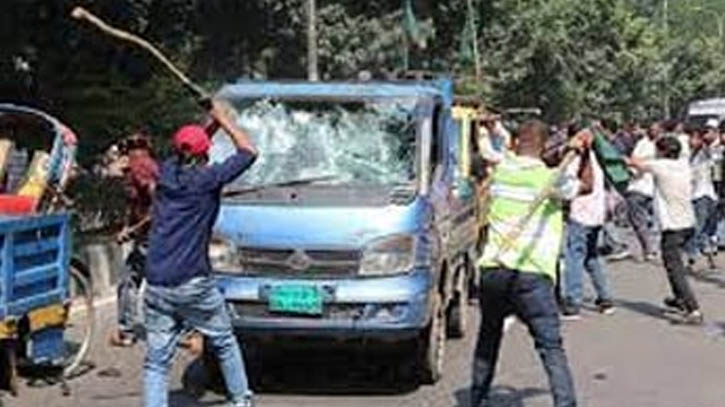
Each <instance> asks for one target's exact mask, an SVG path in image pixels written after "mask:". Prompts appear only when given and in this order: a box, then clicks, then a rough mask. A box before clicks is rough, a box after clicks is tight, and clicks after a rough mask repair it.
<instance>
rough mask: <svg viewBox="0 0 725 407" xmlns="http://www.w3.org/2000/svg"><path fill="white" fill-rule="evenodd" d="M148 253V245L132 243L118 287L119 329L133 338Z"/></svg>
mask: <svg viewBox="0 0 725 407" xmlns="http://www.w3.org/2000/svg"><path fill="white" fill-rule="evenodd" d="M147 251H148V245H147V244H146V243H139V242H133V243H132V248H131V252H129V254H128V256H126V261H125V264H124V268H123V273H122V274H121V276H120V277H121V278H120V279H119V282H118V287H117V293H116V294H117V299H118V300H117V307H118V310H117V313H118V317H117V318H118V329H119V331H121V333H123V334H125V335H128V336H131V337H133V336H135V329H134V327H135V326H136V323H137V322H138V321H137V319H138V300H139V289H140V288H141V282H142V281H143V278H144V268H145V267H146V252H147Z"/></svg>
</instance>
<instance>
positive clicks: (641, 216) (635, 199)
mask: <svg viewBox="0 0 725 407" xmlns="http://www.w3.org/2000/svg"><path fill="white" fill-rule="evenodd" d="M661 131H662V130H661V128H660V126H659V124H658V123H654V124H652V126H650V128H649V129H648V130H647V135H646V136H645V137H642V138H641V139H639V141H637V144H636V145H635V147H634V151H633V152H632V158H633V159H635V160H650V159H653V158H655V155H656V149H655V141H656V140H657V139H658V138H659V137H660V133H661ZM653 197H654V180H653V178H652V174H649V173H646V172H642V171H638V170H636V169H635V172H634V178H633V180H632V182H630V184H629V187H628V189H627V193H626V196H625V200H626V201H627V217H628V218H629V222H630V223H631V224H632V228H633V229H634V233H635V236H636V237H637V241H638V242H639V244H640V245H641V247H642V254H643V257H644V259H645V261H653V260H655V259H656V258H657V254H656V250H655V241H656V238H655V230H654V229H655V228H654V225H653V222H652V212H653V210H652V209H653V207H652V199H653Z"/></svg>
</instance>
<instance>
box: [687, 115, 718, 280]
mask: <svg viewBox="0 0 725 407" xmlns="http://www.w3.org/2000/svg"><path fill="white" fill-rule="evenodd" d="M714 128H715V129H716V128H717V123H715V126H714ZM709 131H710V130H708V132H709ZM689 141H690V148H691V150H692V156H691V157H690V166H691V167H692V205H693V208H694V210H695V219H696V224H695V233H694V235H693V237H692V239H690V241H689V242H688V244H687V254H688V256H689V265H690V266H693V265H694V263H695V261H696V258H697V257H698V256H699V254H701V253H704V254H710V253H712V248H711V244H710V243H711V237H712V236H714V232H715V231H714V230H713V229H714V228H712V227H709V228H708V226H709V224H710V223H712V222H710V220H711V219H712V218H713V216H714V212H715V205H716V204H717V194H716V193H715V185H714V184H713V181H712V171H713V167H714V157H713V155H714V154H713V151H712V150H711V148H710V144H711V143H710V141H712V140H710V139H708V138H706V135H705V131H703V129H692V130H691V131H690V140H689Z"/></svg>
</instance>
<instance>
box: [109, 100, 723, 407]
mask: <svg viewBox="0 0 725 407" xmlns="http://www.w3.org/2000/svg"><path fill="white" fill-rule="evenodd" d="M220 128H221V129H223V130H225V131H226V132H227V133H229V134H230V136H231V137H232V139H233V140H234V142H235V143H236V145H237V148H238V153H237V154H235V155H233V156H232V157H230V158H229V159H227V160H226V161H225V162H223V163H220V164H215V165H208V151H209V148H210V140H209V139H210V135H211V134H213V133H214V132H216V131H217V130H218V129H220ZM479 130H480V131H479V136H478V151H479V152H480V154H481V156H482V159H483V160H484V161H485V162H486V163H487V164H488V167H489V170H488V174H489V177H490V182H491V183H490V185H491V187H490V194H491V197H492V201H491V206H490V209H489V213H488V215H487V216H488V224H489V235H488V241H487V242H486V245H485V247H484V250H483V253H482V255H481V258H480V259H479V262H478V267H480V268H481V270H482V273H481V275H482V277H481V281H480V288H481V290H480V306H481V313H482V323H481V326H480V331H479V337H478V342H477V346H476V350H475V355H474V368H473V384H472V400H473V405H474V406H475V407H482V406H486V403H487V398H488V392H489V389H490V386H491V383H492V380H493V375H494V370H495V364H496V361H497V357H498V351H499V347H500V343H501V340H502V336H503V325H504V320H505V318H507V317H508V316H510V315H516V316H517V317H518V318H519V319H520V320H521V321H522V322H523V323H524V324H526V325H527V326H528V328H529V330H530V332H531V334H532V336H533V337H534V343H535V346H536V348H537V350H538V351H539V353H540V355H541V358H542V361H543V364H544V366H545V368H546V372H547V373H548V375H549V377H550V385H551V390H552V394H553V396H554V400H555V405H556V406H557V407H563V406H567V407H571V406H575V405H576V395H575V391H574V382H573V380H572V377H571V373H570V371H569V366H568V360H567V357H566V354H565V351H564V347H563V341H562V338H561V334H560V320H561V319H565V320H574V319H578V318H580V315H581V310H582V309H583V304H584V295H583V292H584V290H583V280H584V279H583V276H584V274H587V275H589V277H590V279H591V283H592V286H593V288H594V291H595V293H596V298H595V301H594V306H595V308H596V310H598V311H599V312H600V313H602V314H605V315H610V314H612V313H614V312H615V305H616V304H615V301H614V298H615V294H614V292H613V288H612V285H611V284H610V279H609V276H608V272H607V264H608V263H607V261H613V260H620V259H624V258H627V257H638V258H639V260H640V261H644V262H656V261H658V259H661V261H662V263H663V265H664V269H665V270H666V275H667V278H668V280H669V283H670V286H671V290H672V296H671V297H667V298H665V299H664V301H663V303H664V305H665V306H666V307H668V308H670V309H672V310H674V311H676V312H677V313H679V315H680V316H681V318H682V321H683V322H684V323H688V324H701V323H702V322H703V319H704V316H703V314H702V312H701V310H700V307H699V304H698V301H697V298H696V295H695V293H694V291H693V290H692V288H691V287H690V284H689V283H688V281H687V278H686V275H687V273H688V271H689V272H696V271H697V270H699V268H698V264H699V262H700V261H701V259H703V258H704V259H708V260H709V261H710V265H712V257H713V256H714V255H715V253H716V252H717V248H718V243H719V241H720V238H719V236H718V224H719V223H721V212H722V211H721V208H720V205H719V202H720V201H721V196H722V195H723V194H724V193H725V190H724V189H725V176H724V172H725V171H723V155H724V153H723V152H724V151H725V127H721V126H720V123H719V122H718V121H717V120H709V121H707V123H705V124H703V125H702V126H697V125H691V126H688V127H684V126H683V125H682V124H680V123H679V122H676V121H665V122H657V123H653V124H651V125H650V126H649V127H647V128H646V130H644V129H643V128H642V127H640V126H637V125H626V126H623V127H621V128H619V129H617V128H615V127H614V126H611V125H610V124H608V123H606V122H593V123H591V124H590V125H588V126H586V127H584V126H578V125H576V124H573V123H569V124H566V125H563V126H561V127H560V128H549V127H548V126H547V125H545V124H544V123H543V122H541V121H538V120H532V121H527V122H526V123H523V124H522V125H521V126H520V127H519V128H518V129H517V131H516V133H515V134H514V135H512V134H511V133H510V132H509V131H508V130H507V129H506V128H505V127H504V126H503V124H502V123H501V122H500V121H499V120H498V119H497V118H495V117H493V116H484V117H482V118H481V126H480V129H479ZM173 144H174V154H173V155H172V157H171V158H170V159H168V160H167V161H165V162H164V163H163V164H159V163H157V161H156V160H155V158H154V156H153V148H152V145H151V140H150V138H148V137H146V136H144V135H141V134H136V135H133V136H130V137H128V138H127V139H125V140H123V141H122V142H121V143H120V144H118V145H117V146H115V147H114V148H113V149H112V150H111V151H109V155H110V157H109V158H108V160H107V161H109V165H106V166H104V171H106V172H107V173H108V175H109V176H119V177H123V178H124V179H125V183H126V186H127V190H128V195H129V205H128V209H127V216H126V218H125V219H124V224H125V227H124V228H123V230H122V231H121V232H120V233H119V235H118V240H119V242H130V245H131V250H130V252H129V255H128V258H127V263H126V269H125V271H124V272H123V274H122V276H121V279H120V284H119V288H118V325H117V331H115V332H113V334H112V335H111V343H112V344H113V345H115V346H122V347H123V346H132V345H133V344H134V343H135V342H136V339H137V338H136V334H137V333H136V332H135V326H134V324H135V321H136V319H137V316H136V310H137V309H138V305H137V303H136V301H137V299H138V292H139V288H140V285H141V281H142V280H143V279H146V281H147V283H148V288H147V290H146V293H145V304H144V307H145V308H144V312H145V331H146V341H147V356H146V362H145V380H144V382H145V395H146V397H145V400H146V405H147V406H165V405H167V398H166V397H167V396H166V394H167V391H166V376H167V373H168V369H169V366H170V364H171V361H172V359H173V355H174V351H175V348H176V347H177V346H182V345H183V346H190V347H192V348H193V347H194V346H196V347H199V346H200V345H198V344H196V345H195V344H194V338H195V336H194V335H193V333H201V334H203V335H204V337H205V338H206V340H207V341H209V345H210V348H211V349H213V350H215V351H216V352H217V354H218V357H219V360H220V365H221V368H222V373H223V375H224V378H225V379H226V384H227V388H228V391H229V395H230V398H231V399H232V401H233V402H234V403H235V404H234V405H235V406H250V405H251V392H250V391H249V386H248V383H247V380H246V374H245V372H244V363H243V359H242V356H241V353H240V349H239V345H238V344H237V342H236V339H235V338H234V336H233V333H232V330H231V325H230V321H229V316H228V315H227V314H226V309H225V307H224V301H223V298H222V296H221V294H220V293H219V291H218V289H217V288H216V286H215V284H214V282H213V280H212V279H211V277H210V270H209V262H208V254H207V248H208V245H209V239H210V236H211V229H212V227H213V224H214V222H215V218H216V214H217V212H218V208H219V201H220V191H221V188H222V187H223V185H224V184H225V183H228V182H230V181H231V180H233V179H235V178H236V177H238V176H239V174H241V173H242V172H243V171H244V170H245V169H246V168H248V167H249V166H250V165H252V163H253V162H254V158H255V156H256V151H255V149H254V147H253V146H252V144H251V142H250V141H249V139H248V137H247V135H246V134H245V133H244V132H243V131H242V130H240V129H239V128H237V127H236V126H235V124H234V123H233V120H232V119H231V118H230V116H228V113H226V111H225V109H224V108H222V107H221V106H219V105H215V104H213V105H212V106H211V107H210V120H209V123H207V124H206V126H195V125H191V126H186V127H183V128H181V129H180V130H179V131H178V132H177V133H176V134H175V136H174V139H173ZM601 145H605V146H607V147H608V148H610V149H611V150H612V151H614V152H615V154H616V155H617V157H619V158H618V160H616V162H615V164H617V165H620V166H625V167H626V168H627V170H626V171H627V173H628V174H629V177H630V178H631V179H630V180H629V182H627V183H626V185H622V184H621V183H619V184H617V183H616V182H612V179H611V177H610V168H609V166H611V165H613V164H612V161H611V155H610V157H608V158H606V157H604V156H603V155H602V153H601V151H599V150H598V148H597V146H600V148H601ZM151 218H153V219H154V221H153V222H151ZM623 225H628V226H630V229H631V231H632V233H633V234H634V236H635V237H636V243H637V244H638V245H639V250H635V248H634V247H629V245H628V243H627V240H628V239H625V238H623V236H624V235H623V233H622V232H623V231H624V232H626V229H624V228H622V227H621V226H623ZM658 241H659V244H658ZM552 247H559V248H560V249H561V250H559V251H556V250H551V248H552ZM635 254H636V256H635ZM172 270H175V271H174V272H171V271H172ZM190 333H192V335H190ZM196 339H198V336H196Z"/></svg>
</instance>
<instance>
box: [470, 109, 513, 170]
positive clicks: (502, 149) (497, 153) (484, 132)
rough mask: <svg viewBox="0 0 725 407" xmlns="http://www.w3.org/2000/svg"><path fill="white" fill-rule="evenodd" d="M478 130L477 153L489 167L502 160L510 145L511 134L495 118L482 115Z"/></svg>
mask: <svg viewBox="0 0 725 407" xmlns="http://www.w3.org/2000/svg"><path fill="white" fill-rule="evenodd" d="M480 120H481V125H480V126H479V128H478V129H479V130H478V132H479V133H478V151H480V153H481V156H482V157H483V159H484V160H485V161H486V163H487V164H489V165H496V164H498V163H499V162H501V160H502V159H503V156H504V154H505V153H506V151H507V150H508V149H509V147H510V145H511V134H510V133H509V132H508V130H506V128H505V127H504V126H503V124H502V123H501V121H500V120H498V119H497V118H496V117H495V116H491V115H483V116H482V117H481V119H480Z"/></svg>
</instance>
